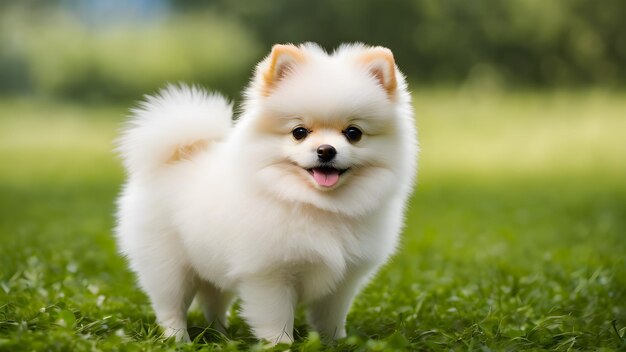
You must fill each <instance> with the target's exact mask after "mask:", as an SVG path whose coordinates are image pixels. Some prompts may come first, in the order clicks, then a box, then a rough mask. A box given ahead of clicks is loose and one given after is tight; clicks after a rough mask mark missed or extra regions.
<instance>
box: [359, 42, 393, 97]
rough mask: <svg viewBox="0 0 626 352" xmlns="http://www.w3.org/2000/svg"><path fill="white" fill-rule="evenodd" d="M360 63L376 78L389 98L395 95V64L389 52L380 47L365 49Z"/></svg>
mask: <svg viewBox="0 0 626 352" xmlns="http://www.w3.org/2000/svg"><path fill="white" fill-rule="evenodd" d="M360 61H361V63H362V64H364V65H365V66H366V67H367V69H368V70H369V71H370V73H371V74H372V75H373V76H374V77H376V79H377V80H378V82H379V83H380V85H381V86H382V87H383V88H384V89H385V91H386V92H387V94H388V95H389V96H391V95H393V93H395V91H396V88H397V87H398V82H397V80H396V62H395V60H394V59H393V53H392V52H391V50H389V49H387V48H385V47H382V46H377V47H374V48H370V49H367V50H366V51H365V52H364V53H363V54H362V55H361V57H360Z"/></svg>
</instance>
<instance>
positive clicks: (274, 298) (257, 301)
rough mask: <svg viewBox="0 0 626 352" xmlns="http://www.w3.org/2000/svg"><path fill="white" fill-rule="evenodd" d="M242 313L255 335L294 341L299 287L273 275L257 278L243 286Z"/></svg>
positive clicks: (283, 341)
mask: <svg viewBox="0 0 626 352" xmlns="http://www.w3.org/2000/svg"><path fill="white" fill-rule="evenodd" d="M239 290H240V292H239V293H240V297H241V313H242V315H243V317H244V318H245V319H246V321H247V322H248V324H250V326H251V327H252V330H253V331H254V335H255V336H256V337H257V338H259V339H263V340H267V341H269V342H270V343H272V344H279V343H288V344H291V343H292V342H293V319H294V311H295V307H296V303H297V297H296V292H295V289H294V288H293V287H292V286H290V285H287V284H286V283H283V282H280V281H277V280H276V279H275V278H273V279H267V278H265V279H261V278H254V279H251V280H248V281H245V282H243V283H242V284H241V285H240V287H239Z"/></svg>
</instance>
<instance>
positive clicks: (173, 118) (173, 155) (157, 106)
mask: <svg viewBox="0 0 626 352" xmlns="http://www.w3.org/2000/svg"><path fill="white" fill-rule="evenodd" d="M232 108H233V107H232V104H230V103H229V102H228V101H227V100H226V99H225V98H224V97H223V96H221V95H219V94H214V93H207V92H206V91H205V90H203V89H201V88H198V87H194V86H183V85H179V86H174V85H169V86H167V87H166V88H164V89H162V90H161V91H159V92H158V93H157V94H156V95H154V96H148V97H147V98H146V100H145V101H143V102H142V103H141V104H140V105H139V107H137V108H135V109H133V110H132V111H131V118H130V120H129V121H128V122H127V125H126V127H125V128H124V130H123V131H122V134H121V136H120V138H119V139H118V140H117V145H118V146H117V151H118V152H119V154H120V155H121V157H122V159H123V160H124V165H125V166H126V169H127V170H128V172H129V173H130V174H151V173H153V172H156V171H158V170H159V169H160V168H162V167H163V166H165V165H167V164H171V163H173V162H176V161H178V160H181V159H185V158H187V157H189V156H190V155H191V154H193V153H194V152H195V151H198V150H199V149H204V148H207V147H209V146H210V144H211V142H214V141H218V140H222V139H224V138H225V137H226V136H227V135H228V133H229V131H230V129H231V127H232V114H233V113H232Z"/></svg>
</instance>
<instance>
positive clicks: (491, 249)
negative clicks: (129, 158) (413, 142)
mask: <svg viewBox="0 0 626 352" xmlns="http://www.w3.org/2000/svg"><path fill="white" fill-rule="evenodd" d="M625 15H626V1H623V0H603V1H593V0H550V1H545V0H508V1H498V0H472V1H467V0H406V1H383V0H358V1H357V0H342V1H331V0H315V1H313V0H272V1H269V0H268V1H244V0H210V1H192V0H179V1H174V0H46V1H43V0H20V1H0V349H1V348H2V346H5V347H7V346H8V347H7V348H8V349H9V350H24V349H32V350H43V349H49V348H47V346H49V345H50V344H54V345H55V346H65V347H66V348H65V349H66V350H76V349H77V346H87V347H85V348H84V349H89V348H90V347H89V346H88V344H90V343H92V342H93V343H94V344H96V343H97V344H101V343H108V342H106V341H109V342H110V343H111V346H112V347H113V348H115V347H117V346H118V345H117V344H118V343H119V341H126V340H124V339H133V340H142V339H144V338H146V337H150V336H153V335H151V334H154V332H153V331H155V330H154V329H152V330H151V329H150V328H146V327H145V326H144V325H142V322H146V321H147V322H152V321H153V316H152V315H151V314H152V313H151V311H150V309H149V307H148V304H147V301H146V299H145V296H143V295H142V294H141V292H140V291H139V290H138V289H137V287H136V285H135V284H134V277H133V276H132V275H131V274H130V273H129V271H128V270H127V269H126V264H125V263H124V261H123V260H122V259H121V258H120V257H119V256H118V255H117V254H116V249H115V243H114V241H113V237H112V235H111V233H112V227H113V226H114V220H113V212H114V208H115V206H114V202H115V197H116V195H117V193H118V192H119V189H120V187H121V184H122V183H123V178H124V175H123V171H122V168H121V165H120V161H119V160H118V159H117V158H116V157H115V154H114V152H113V149H114V143H113V140H114V139H115V138H116V136H117V133H118V132H117V131H118V130H119V128H120V126H121V124H122V122H123V120H124V119H125V116H126V115H127V113H128V110H129V108H131V107H132V106H133V105H134V104H135V102H136V101H137V100H139V99H141V98H142V96H143V95H144V94H151V93H154V92H155V91H156V90H157V89H159V88H161V87H163V86H164V85H165V84H166V83H167V82H187V83H196V84H199V85H201V86H204V87H206V88H208V89H210V90H218V91H222V92H224V93H225V94H226V95H227V96H229V97H230V98H231V99H233V100H234V101H235V102H240V100H241V91H242V89H243V87H244V86H245V85H246V83H247V81H248V79H249V77H250V75H251V73H252V70H253V68H254V65H255V64H256V62H258V61H259V60H260V59H261V58H262V57H264V56H265V55H267V53H268V52H269V51H270V48H271V46H272V44H274V43H287V42H292V43H301V42H305V41H313V42H317V43H319V44H321V45H322V46H323V47H324V48H325V49H326V50H329V51H331V50H333V49H334V48H336V47H337V46H338V45H339V44H340V43H343V42H353V41H359V42H364V43H367V44H371V45H383V46H387V47H389V48H390V49H391V50H392V51H393V52H394V55H395V58H396V61H397V64H398V66H399V67H400V69H401V70H402V71H403V72H404V73H405V74H406V75H407V79H408V82H409V86H410V88H411V91H412V93H413V101H414V108H415V114H416V120H417V125H418V130H419V138H420V144H421V149H422V151H421V154H420V161H419V163H420V170H419V173H418V186H417V189H416V192H415V195H414V197H413V200H412V203H411V206H410V209H409V213H408V215H407V228H406V229H405V233H404V237H403V244H402V247H401V250H400V252H399V254H398V255H397V256H396V257H395V259H394V261H393V262H392V263H391V265H389V266H387V267H386V268H385V269H384V270H383V272H382V273H381V274H380V275H379V276H378V278H377V280H376V281H375V283H374V284H372V285H371V286H370V287H371V288H370V289H368V290H367V291H366V292H365V293H364V294H363V295H362V296H360V297H361V298H359V299H358V300H357V302H356V303H355V306H354V308H353V311H352V313H351V314H352V315H351V317H350V318H349V326H348V330H349V333H351V334H357V335H358V336H361V337H360V338H362V339H363V340H362V341H367V340H368V339H370V338H371V339H376V338H380V339H383V338H386V336H396V335H395V334H394V335H391V334H392V333H394V332H397V333H399V334H401V336H403V338H404V339H405V340H402V339H401V342H402V343H404V342H406V341H410V343H415V344H417V345H415V346H417V347H415V346H413V347H415V348H416V349H434V348H435V347H437V346H439V347H441V348H443V349H445V348H448V349H455V348H456V349H461V350H467V349H472V347H471V346H474V347H475V348H478V346H482V345H481V344H484V345H485V346H491V347H495V350H507V349H510V350H517V349H520V348H524V347H530V348H539V349H541V348H545V349H549V350H552V349H562V350H569V349H581V350H593V349H596V348H598V347H599V346H609V347H613V348H620V346H621V348H623V347H624V346H626V303H625V302H626V262H625V260H626V241H624V234H625V233H626V182H624V180H626V20H625ZM6 302H9V303H6ZM5 303H6V304H5ZM41 307H50V309H48V310H45V309H44V310H43V311H42V310H41ZM129 317H132V319H130V320H129ZM74 319H77V320H76V321H74ZM78 322H80V324H79V323H78ZM192 323H194V320H193V317H192ZM81 324H82V325H81ZM195 324H196V325H202V323H201V318H196V320H195ZM368 324H370V325H368ZM238 326H239V327H241V328H240V330H238V331H240V332H238V333H235V338H239V337H242V336H243V338H247V339H250V336H249V335H246V333H245V331H247V330H246V329H245V327H243V325H241V322H239V323H235V329H237V327H238ZM151 331H152V332H151ZM26 332H28V333H26ZM77 334H78V335H80V334H82V336H84V337H85V338H84V339H78V338H76V336H77ZM237 334H239V335H237ZM396 340H397V339H396ZM396 340H394V341H396ZM94 341H97V342H94ZM103 341H104V342H103ZM476 341H478V342H476ZM364 343H365V342H364ZM368 343H369V342H368ZM393 343H397V341H396V342H393ZM81 344H82V345H81ZM148 346H151V345H148ZM368 346H369V345H368ZM402 346H404V347H402V348H399V347H398V348H396V350H398V349H403V348H406V345H402ZM11 347H12V348H11ZM418 347H419V348H418ZM61 349H62V348H61ZM485 350H488V349H485Z"/></svg>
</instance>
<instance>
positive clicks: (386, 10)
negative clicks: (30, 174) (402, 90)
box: [0, 0, 626, 102]
mask: <svg viewBox="0 0 626 352" xmlns="http://www.w3.org/2000/svg"><path fill="white" fill-rule="evenodd" d="M625 13H626V3H624V2H623V1H619V0H609V1H603V2H602V4H601V6H599V5H598V4H597V3H596V2H594V1H587V0H556V1H548V2H546V1H541V0H511V1H493V0H478V1H471V2H468V1H463V0H449V1H436V0H410V1H394V2H391V3H390V2H386V1H383V0H363V1H356V0H347V1H330V0H321V1H302V0H296V1H290V0H277V1H257V2H250V1H243V0H234V1H233V0H231V1H228V0H211V1H192V0H183V1H170V0H154V1H147V0H128V1H123V0H112V1H104V0H85V1H79V0H52V1H33V0H26V1H19V2H8V1H3V2H2V3H1V4H0V23H1V25H0V48H1V51H0V94H3V95H24V94H26V95H38V96H46V97H53V98H58V99H72V100H77V101H107V102H111V101H133V100H136V99H138V98H140V97H141V95H142V94H145V93H146V92H153V91H154V90H155V89H156V88H157V87H161V86H162V85H163V82H165V81H193V82H197V83H199V84H202V85H205V86H208V87H211V88H212V89H218V90H223V91H226V92H228V93H229V94H230V95H231V96H233V97H237V96H238V94H239V92H240V91H241V87H242V86H243V85H244V84H245V83H246V81H247V79H248V77H249V75H250V72H251V68H252V67H253V65H254V63H256V62H257V61H258V60H259V59H260V58H262V57H263V56H264V55H266V53H267V52H268V51H269V48H270V47H271V45H272V44H274V43H286V42H293V43H301V42H304V41H314V42H317V43H319V44H321V45H322V46H323V47H325V48H326V49H327V50H332V49H334V48H336V47H337V46H338V45H339V44H340V43H343V42H353V41H360V42H364V43H368V44H372V45H383V46H387V47H389V48H391V49H392V50H393V52H394V54H395V56H396V59H397V63H398V65H399V66H400V67H401V68H402V70H403V71H404V73H405V74H407V75H408V77H409V80H410V81H411V83H412V84H413V85H414V86H415V85H420V86H429V85H437V86H451V87H457V86H459V85H463V86H472V87H480V88H484V87H487V88H500V89H508V88H530V89H535V88H542V89H543V88H563V87H567V88H580V87H586V86H589V85H593V86H602V87H608V88H621V87H624V84H625V82H626V65H624V63H626V24H625V22H624V20H623V17H624V14H625Z"/></svg>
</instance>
